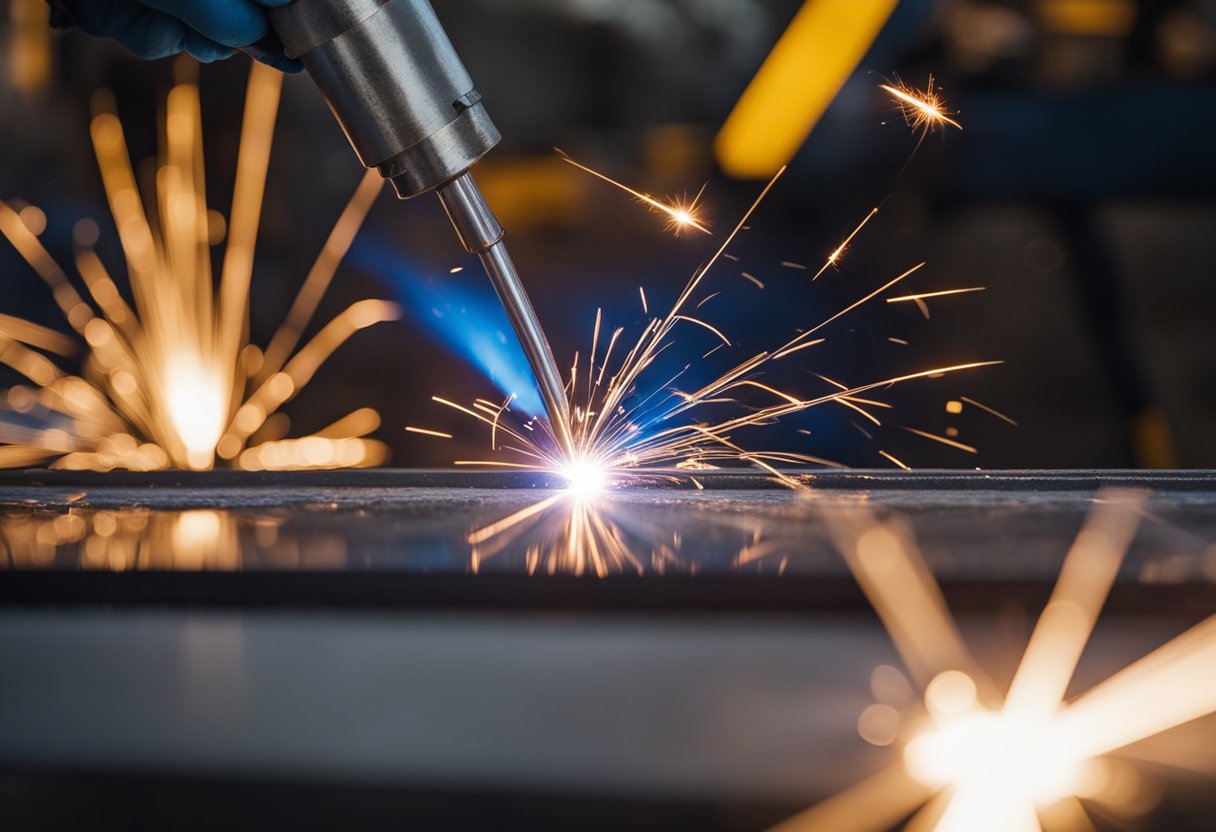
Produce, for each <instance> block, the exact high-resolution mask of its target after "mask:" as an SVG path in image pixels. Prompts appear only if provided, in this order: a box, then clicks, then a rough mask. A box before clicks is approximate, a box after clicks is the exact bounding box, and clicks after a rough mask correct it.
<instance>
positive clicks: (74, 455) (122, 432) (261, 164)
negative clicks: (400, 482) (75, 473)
mask: <svg viewBox="0 0 1216 832" xmlns="http://www.w3.org/2000/svg"><path fill="white" fill-rule="evenodd" d="M178 66H179V74H181V75H190V74H191V73H192V72H193V69H192V66H193V65H192V64H190V63H188V62H185V61H183V62H182V63H179V65H178ZM281 84H282V75H281V74H280V73H278V72H276V71H274V70H272V69H269V68H268V67H265V66H263V65H261V64H258V63H254V64H253V66H252V69H251V71H250V76H249V85H248V91H247V95H246V99H245V117H244V122H243V126H242V131H241V140H240V147H239V152H238V159H237V171H236V180H235V185H234V196H233V203H232V208H231V214H230V217H229V218H228V220H227V221H225V218H224V217H223V216H222V215H220V214H219V213H218V212H216V211H215V210H209V209H208V207H207V201H206V194H205V189H204V181H205V176H204V170H203V134H202V115H201V110H200V102H199V90H198V86H197V84H196V83H195V82H194V81H193V80H191V79H187V80H182V81H180V82H179V83H178V84H177V85H176V86H175V87H174V88H173V89H172V90H171V91H170V93H169V96H168V100H167V103H166V107H165V116H164V122H163V124H164V127H163V140H162V146H161V154H160V158H159V159H158V160H157V167H156V169H155V170H156V175H155V179H154V182H155V193H154V194H152V195H150V196H149V195H148V194H146V193H144V194H141V192H140V188H139V186H138V184H137V176H136V168H135V167H134V166H133V164H132V160H131V158H130V154H129V151H128V148H127V140H126V137H125V135H124V132H123V126H122V123H121V121H120V120H119V118H118V116H117V115H116V113H115V112H114V110H113V102H112V101H110V99H109V97H108V96H107V95H105V94H99V95H98V96H97V98H96V101H95V111H96V114H95V116H94V118H93V122H92V126H91V130H90V133H91V136H92V140H93V147H94V150H95V153H96V156H97V162H98V166H99V169H100V171H101V176H102V181H103V184H104V187H105V193H106V197H107V199H108V201H109V205H110V209H111V213H112V215H113V219H114V224H115V226H116V227H117V229H118V235H119V240H120V242H121V245H122V250H123V254H124V256H125V260H126V266H127V283H128V286H129V292H127V291H125V289H123V288H120V284H119V283H118V282H116V281H115V280H114V279H113V278H112V277H111V275H110V273H109V271H108V270H107V268H106V266H105V265H104V264H103V262H102V260H101V258H100V257H99V256H98V255H97V253H96V252H95V251H94V245H95V244H96V242H97V238H98V235H99V233H100V232H99V229H98V228H97V226H96V224H95V223H93V222H91V221H89V220H84V221H82V222H80V223H78V224H77V227H76V233H75V235H74V236H75V243H76V256H75V266H76V270H77V272H78V273H79V277H80V278H81V280H83V283H84V286H85V288H86V290H87V292H86V294H83V295H82V294H81V293H79V292H78V291H77V289H76V288H75V285H74V283H73V279H71V278H69V277H68V274H67V272H66V271H65V270H64V269H63V268H62V267H61V266H60V265H59V264H58V263H57V262H56V261H55V259H54V258H53V257H52V256H51V254H50V253H49V251H48V250H47V249H46V248H45V247H44V245H43V243H42V241H41V240H40V239H39V234H40V233H41V232H42V230H44V229H45V225H46V223H45V218H44V217H42V215H41V212H37V211H36V209H33V207H32V206H25V207H22V208H20V209H19V210H18V207H16V206H14V205H11V204H9V203H6V202H3V201H0V233H2V234H3V235H4V236H5V237H6V238H7V239H8V241H9V242H10V243H11V244H12V245H13V246H14V247H15V248H16V249H17V251H18V253H20V254H21V256H22V257H23V258H24V259H25V260H26V262H28V263H29V265H30V266H31V267H32V269H33V270H34V271H35V272H36V273H37V275H38V276H39V277H41V278H42V280H43V281H44V282H45V283H46V284H47V286H48V287H49V288H50V290H51V292H52V296H53V298H54V300H55V302H56V303H57V304H58V306H59V308H60V310H61V312H62V313H63V315H64V317H65V319H66V321H67V323H68V325H69V326H70V327H71V329H72V330H74V331H75V334H76V336H77V337H75V338H73V337H68V336H64V335H62V334H60V333H58V332H55V331H53V330H48V329H46V328H44V327H39V326H36V325H34V324H31V323H29V322H27V321H23V320H21V319H18V318H12V317H9V316H0V362H2V363H3V364H5V365H7V366H8V367H10V368H11V369H13V370H15V371H16V372H17V373H19V374H20V375H21V376H23V377H24V378H25V379H26V382H27V383H25V384H21V385H18V386H15V387H13V388H11V389H9V390H7V391H5V392H4V393H3V394H2V396H0V467H15V466H27V465H34V464H42V463H50V464H51V465H52V466H54V467H59V468H69V469H91V470H112V469H116V468H126V469H134V470H155V469H164V468H189V469H194V470H203V469H209V468H213V467H215V466H217V465H224V466H231V467H237V468H244V469H251V470H263V469H277V470H282V469H308V468H333V467H358V466H371V465H377V464H380V463H381V462H383V461H384V460H385V459H386V457H387V449H386V447H385V446H384V445H383V444H382V443H380V442H377V441H374V440H371V439H368V438H367V436H368V434H370V433H371V432H373V431H374V430H376V429H377V428H378V427H379V422H380V420H379V416H378V415H377V414H376V413H375V412H374V411H371V410H367V409H363V410H357V411H355V412H353V413H351V414H350V415H349V416H346V417H345V418H343V419H341V420H339V421H338V422H335V423H334V424H333V425H330V426H329V427H328V428H326V429H324V430H322V431H319V432H317V433H315V434H313V435H311V436H307V437H303V438H299V439H292V438H287V436H286V434H287V433H288V430H289V428H290V424H289V423H288V421H287V418H286V416H285V415H283V414H282V412H281V408H282V406H283V405H284V404H286V403H287V402H288V401H290V400H291V399H292V398H293V397H295V396H296V395H297V394H298V393H299V391H300V389H301V388H303V387H304V386H305V385H307V384H308V383H309V382H310V381H311V379H312V378H313V376H314V374H315V373H316V371H317V370H318V368H319V367H320V366H321V365H322V364H323V363H324V362H325V360H326V359H327V358H328V357H329V356H330V355H331V354H332V353H333V352H334V351H335V350H336V349H338V348H339V347H340V346H341V345H342V344H343V343H345V342H346V341H347V340H348V339H349V338H350V337H351V336H352V335H354V334H355V333H356V332H358V331H360V330H362V329H366V328H367V327H370V326H373V325H374V324H377V323H380V322H383V321H389V320H395V319H396V318H397V317H398V315H399V310H398V308H397V306H396V305H395V304H392V303H388V302H385V301H379V300H365V301H360V302H357V303H355V304H354V305H352V306H350V307H349V308H347V309H346V310H345V311H344V312H342V313H341V314H339V315H338V317H336V318H334V319H333V320H332V321H330V322H329V323H327V324H326V325H324V326H323V327H321V328H320V330H319V331H318V332H317V334H316V335H314V336H312V337H311V339H310V340H307V341H303V335H304V332H305V331H306V329H307V328H308V327H309V325H310V323H311V321H312V319H313V316H314V313H315V312H316V311H317V308H318V306H319V304H320V301H321V299H322V297H323V295H324V294H325V292H326V290H327V289H328V287H329V284H330V282H331V280H332V279H333V277H334V274H335V272H336V270H337V267H338V264H339V263H340V262H341V260H342V258H343V256H344V255H345V254H346V252H347V250H348V249H349V247H350V245H351V242H352V241H353V239H354V237H355V234H356V233H357V232H358V230H359V228H360V226H361V225H362V223H363V220H364V218H365V217H366V216H367V213H368V211H369V210H370V208H371V206H372V203H373V202H374V201H375V199H376V197H377V195H378V194H379V193H380V190H381V182H380V179H379V177H378V176H377V175H376V174H375V172H371V173H369V174H368V175H367V176H366V177H365V178H364V179H363V181H362V183H361V184H360V185H359V187H358V188H357V189H356V191H355V193H354V195H353V196H352V197H351V199H350V201H349V203H348V204H347V205H346V207H345V209H344V210H343V212H342V214H341V216H340V218H339V219H338V221H337V223H336V224H335V226H334V228H333V230H332V232H331V234H330V236H329V239H328V240H327V241H326V242H325V245H324V247H323V248H322V250H321V253H320V255H319V256H318V258H317V260H316V262H315V263H314V265H313V267H312V269H311V270H310V272H309V274H308V276H307V278H306V280H305V281H304V284H303V286H302V288H301V290H300V292H299V294H298V295H297V296H296V298H295V300H294V302H293V304H292V307H291V309H290V311H289V312H288V315H287V317H286V319H285V320H284V322H283V323H282V325H281V326H280V327H279V329H278V331H277V332H276V333H275V334H274V336H273V338H272V339H271V340H270V342H269V343H268V344H267V345H266V346H265V348H262V347H261V346H259V345H255V344H253V343H251V342H250V341H249V311H250V310H249V292H250V284H251V279H252V274H253V260H254V249H255V244H256V241H257V234H258V227H259V221H260V219H261V210H262V197H263V193H264V190H265V183H266V173H267V167H268V164H269V159H270V149H271V143H272V139H273V135H274V126H275V120H276V115H277V112H278V102H279V94H280V88H281ZM225 237H226V239H227V242H226V245H225V248H224V252H223V257H222V268H221V271H220V274H219V276H218V280H217V279H215V278H213V274H212V259H213V249H214V248H215V247H216V246H217V245H219V244H220V243H221V242H222V241H223V240H224V239H225ZM301 344H303V345H302V346H301ZM77 363H79V367H80V369H79V373H77V372H75V371H73V370H69V369H64V367H75V366H76V364H77Z"/></svg>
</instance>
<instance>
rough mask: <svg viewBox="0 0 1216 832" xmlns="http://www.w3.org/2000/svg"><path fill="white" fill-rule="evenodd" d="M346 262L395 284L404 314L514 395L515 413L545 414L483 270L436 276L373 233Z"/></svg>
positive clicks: (505, 392)
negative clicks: (482, 273)
mask: <svg viewBox="0 0 1216 832" xmlns="http://www.w3.org/2000/svg"><path fill="white" fill-rule="evenodd" d="M347 262H348V263H349V264H351V265H353V266H355V267H356V268H359V269H362V270H364V271H367V272H369V273H370V274H373V275H375V276H377V277H379V278H381V279H383V280H384V281H385V282H387V283H388V284H389V285H390V286H392V288H393V290H394V291H395V292H396V294H397V297H398V299H399V300H400V301H401V302H402V304H403V305H404V306H405V309H406V314H407V315H409V316H411V317H412V318H413V319H414V321H415V322H416V323H418V324H419V325H421V326H423V327H426V328H427V329H428V330H430V331H431V332H432V333H434V334H435V335H436V336H438V337H439V339H440V340H441V341H442V343H443V344H444V346H446V347H447V348H448V349H450V350H452V351H453V352H454V353H455V354H456V355H459V356H460V357H461V358H463V359H465V360H466V361H468V362H469V363H471V364H472V365H473V366H475V367H476V368H477V369H479V370H480V371H481V372H482V373H483V374H485V376H486V377H487V378H489V379H490V381H491V382H493V383H494V385H495V386H496V387H497V388H498V389H499V390H500V391H501V392H502V394H503V398H504V399H505V398H506V397H507V396H510V395H514V396H515V400H514V401H513V402H512V403H511V410H512V411H514V412H517V413H521V414H523V415H525V416H540V415H543V414H544V412H545V407H544V404H543V403H542V401H541V398H540V391H539V390H538V389H537V387H536V382H535V381H534V380H533V377H532V370H531V367H529V365H528V359H527V357H526V356H525V355H524V351H523V349H522V348H521V347H520V346H519V342H518V341H517V340H516V338H515V333H514V332H513V331H512V329H511V323H510V321H508V320H507V315H506V312H504V311H503V308H502V304H500V303H499V301H498V296H497V295H495V294H494V289H493V288H492V287H491V286H490V283H489V281H488V280H486V278H485V276H484V275H480V270H479V269H478V270H474V269H469V270H468V271H466V272H463V273H461V274H459V275H449V274H443V275H442V276H436V275H435V273H434V271H433V270H428V269H425V268H423V267H421V266H420V265H418V264H417V263H414V262H412V261H411V260H410V259H409V258H408V257H406V256H405V255H404V254H402V253H401V252H400V251H397V250H396V249H394V248H393V247H392V246H390V245H388V244H387V243H385V242H384V241H383V239H380V238H378V237H376V236H375V235H372V234H364V235H361V236H360V237H359V238H358V240H357V241H356V242H355V245H354V246H353V247H352V248H351V250H350V253H349V254H348V255H347Z"/></svg>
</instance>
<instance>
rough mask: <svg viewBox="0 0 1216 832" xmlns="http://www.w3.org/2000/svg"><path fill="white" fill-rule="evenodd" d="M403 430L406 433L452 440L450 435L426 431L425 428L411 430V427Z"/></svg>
mask: <svg viewBox="0 0 1216 832" xmlns="http://www.w3.org/2000/svg"><path fill="white" fill-rule="evenodd" d="M405 430H406V432H407V433H418V434H421V435H423V436H435V437H438V438H440V439H452V438H453V437H452V434H450V433H444V432H443V431H439V430H428V429H426V428H413V427H407V428H406V429H405Z"/></svg>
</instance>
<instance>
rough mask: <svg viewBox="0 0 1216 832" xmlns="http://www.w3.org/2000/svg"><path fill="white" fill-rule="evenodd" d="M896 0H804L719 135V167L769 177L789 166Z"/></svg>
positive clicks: (733, 173)
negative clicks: (784, 166) (781, 168)
mask: <svg viewBox="0 0 1216 832" xmlns="http://www.w3.org/2000/svg"><path fill="white" fill-rule="evenodd" d="M897 3H898V0H807V2H806V3H805V4H804V5H803V6H802V8H801V9H799V10H798V13H797V14H796V15H795V16H794V19H793V21H792V22H791V23H790V25H789V28H788V29H786V31H785V34H783V35H782V36H781V39H780V40H779V41H777V45H776V46H774V47H773V51H772V52H771V53H770V54H769V56H768V58H767V59H765V61H764V65H763V66H761V67H760V71H759V72H758V73H756V77H755V78H754V79H752V82H751V84H750V85H749V86H748V88H747V89H746V90H745V91H744V93H743V97H742V98H740V99H739V103H738V104H736V105H735V109H734V112H732V113H731V114H730V117H729V118H728V119H727V120H726V124H725V125H723V127H722V131H721V132H720V133H719V134H718V139H717V144H716V145H715V152H716V153H717V157H718V163H719V164H720V165H721V166H722V169H723V170H724V171H726V172H727V173H728V174H730V175H731V176H736V177H739V178H754V179H764V178H768V177H770V176H772V175H773V174H774V173H775V172H776V171H777V170H778V169H779V168H780V167H781V166H782V165H784V164H787V163H788V162H789V160H790V159H792V158H793V156H794V154H795V153H797V152H798V149H799V148H800V147H802V145H803V143H804V142H805V141H806V137H807V136H809V135H810V133H811V130H812V129H814V127H815V125H816V124H817V123H818V122H819V119H820V118H821V117H822V116H823V113H824V111H825V110H827V108H828V105H829V104H831V103H832V100H833V99H834V98H836V95H837V93H839V92H840V88H841V87H843V86H844V82H845V81H847V80H848V79H849V76H850V75H852V74H853V71H854V70H855V69H857V65H858V64H859V63H861V59H862V58H864V57H865V54H866V52H867V51H869V49H870V46H871V45H872V44H873V43H874V39H875V38H877V37H878V33H879V32H880V31H881V30H882V27H883V25H884V24H885V23H886V22H887V20H888V19H889V18H890V17H891V13H892V12H893V11H895V6H896V4H897Z"/></svg>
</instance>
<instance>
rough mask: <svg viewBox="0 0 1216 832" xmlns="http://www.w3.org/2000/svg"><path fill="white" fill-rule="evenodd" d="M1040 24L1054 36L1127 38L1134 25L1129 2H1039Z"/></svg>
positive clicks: (1132, 10)
mask: <svg viewBox="0 0 1216 832" xmlns="http://www.w3.org/2000/svg"><path fill="white" fill-rule="evenodd" d="M1035 13H1036V16H1037V17H1038V20H1039V23H1040V24H1042V26H1043V28H1044V29H1046V30H1047V31H1049V32H1051V33H1053V34H1057V35H1077V36H1081V37H1109V38H1120V37H1126V36H1127V35H1129V34H1130V33H1131V31H1132V27H1133V26H1135V24H1136V4H1135V3H1134V2H1132V0H1039V2H1038V3H1036V4H1035Z"/></svg>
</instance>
